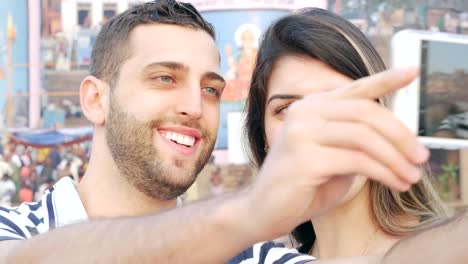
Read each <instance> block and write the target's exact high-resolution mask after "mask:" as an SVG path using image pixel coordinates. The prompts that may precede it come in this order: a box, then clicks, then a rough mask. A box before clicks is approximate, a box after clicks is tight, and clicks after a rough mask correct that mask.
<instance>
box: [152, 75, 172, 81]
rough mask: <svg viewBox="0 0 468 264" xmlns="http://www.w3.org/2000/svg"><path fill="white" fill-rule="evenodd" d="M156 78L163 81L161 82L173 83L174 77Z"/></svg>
mask: <svg viewBox="0 0 468 264" xmlns="http://www.w3.org/2000/svg"><path fill="white" fill-rule="evenodd" d="M156 80H158V81H160V82H163V83H174V82H175V81H174V78H172V77H171V76H167V75H165V76H159V77H156Z"/></svg>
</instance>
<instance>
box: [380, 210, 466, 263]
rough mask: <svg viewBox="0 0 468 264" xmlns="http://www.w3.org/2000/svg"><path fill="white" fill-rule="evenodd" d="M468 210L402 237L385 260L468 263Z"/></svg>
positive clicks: (397, 261) (394, 261) (396, 261)
mask: <svg viewBox="0 0 468 264" xmlns="http://www.w3.org/2000/svg"><path fill="white" fill-rule="evenodd" d="M467 242H468V212H464V213H463V214H462V215H460V216H459V217H457V218H455V219H453V220H451V221H449V222H447V223H444V224H442V225H440V226H438V227H436V228H433V229H430V230H428V231H425V232H422V233H420V234H418V235H415V236H413V237H410V238H407V239H404V240H401V241H400V242H399V243H398V244H396V245H395V246H394V247H393V248H392V249H391V250H390V251H389V252H388V253H387V254H386V256H385V257H384V260H383V263H412V264H417V263H421V264H427V263H468V243H467Z"/></svg>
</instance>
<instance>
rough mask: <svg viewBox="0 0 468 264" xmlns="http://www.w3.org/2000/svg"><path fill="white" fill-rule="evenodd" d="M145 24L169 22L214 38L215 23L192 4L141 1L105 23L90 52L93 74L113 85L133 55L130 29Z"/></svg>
mask: <svg viewBox="0 0 468 264" xmlns="http://www.w3.org/2000/svg"><path fill="white" fill-rule="evenodd" d="M143 24H169V25H178V26H183V27H188V28H193V29H198V30H203V31H205V32H206V33H208V34H209V35H210V36H211V37H212V38H213V40H215V33H214V29H213V26H212V25H211V24H210V23H208V22H207V21H206V20H204V19H203V18H202V16H201V15H200V14H199V13H198V11H197V10H196V9H195V8H194V7H193V6H192V5H191V4H188V3H182V2H177V1H175V0H156V1H153V2H148V3H144V4H140V5H137V6H134V7H132V8H130V9H128V10H127V11H125V12H123V13H121V14H119V15H117V16H116V17H114V18H112V19H111V20H109V22H108V23H107V24H105V25H104V26H103V27H102V29H101V31H100V32H99V34H98V36H97V38H96V42H95V44H94V47H93V51H92V55H91V69H90V72H91V75H93V76H95V77H97V78H99V79H101V80H103V81H106V82H108V83H109V84H110V86H111V87H113V86H114V85H115V83H116V82H117V80H118V77H119V72H120V68H121V66H122V64H123V62H124V61H125V60H127V59H128V58H129V57H130V56H131V52H132V51H131V49H130V45H129V38H130V33H131V31H132V30H133V29H134V28H135V27H136V26H138V25H143ZM161 38H164V36H161ZM187 45H189V44H188V43H187Z"/></svg>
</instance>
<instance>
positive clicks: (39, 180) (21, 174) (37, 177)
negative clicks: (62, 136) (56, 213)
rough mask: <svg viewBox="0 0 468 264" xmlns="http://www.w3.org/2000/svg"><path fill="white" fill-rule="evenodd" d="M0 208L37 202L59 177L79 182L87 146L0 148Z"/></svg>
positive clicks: (85, 161)
mask: <svg viewBox="0 0 468 264" xmlns="http://www.w3.org/2000/svg"><path fill="white" fill-rule="evenodd" d="M0 154H1V157H0V176H1V183H0V205H1V206H14V205H17V204H19V203H23V202H33V201H38V200H39V199H41V196H42V194H43V193H44V192H45V191H46V190H47V189H49V188H50V187H52V186H53V185H54V184H55V182H57V181H58V180H60V179H61V178H63V177H71V178H72V179H74V180H75V181H76V182H79V181H80V180H81V178H82V177H83V175H84V172H85V171H86V167H87V166H88V160H89V147H88V145H87V143H82V144H77V145H72V146H58V147H53V148H33V147H25V146H23V145H18V144H14V143H7V144H4V145H2V146H0Z"/></svg>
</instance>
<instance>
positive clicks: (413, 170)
mask: <svg viewBox="0 0 468 264" xmlns="http://www.w3.org/2000/svg"><path fill="white" fill-rule="evenodd" d="M421 175H422V173H421V169H420V168H418V167H414V166H411V167H410V168H409V169H408V180H409V181H410V182H412V183H416V182H418V181H419V180H420V179H421Z"/></svg>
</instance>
